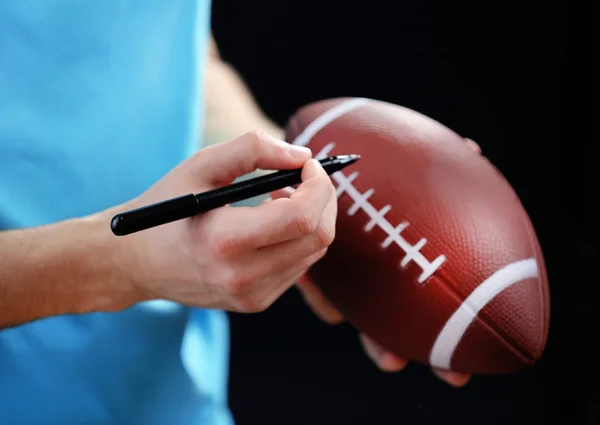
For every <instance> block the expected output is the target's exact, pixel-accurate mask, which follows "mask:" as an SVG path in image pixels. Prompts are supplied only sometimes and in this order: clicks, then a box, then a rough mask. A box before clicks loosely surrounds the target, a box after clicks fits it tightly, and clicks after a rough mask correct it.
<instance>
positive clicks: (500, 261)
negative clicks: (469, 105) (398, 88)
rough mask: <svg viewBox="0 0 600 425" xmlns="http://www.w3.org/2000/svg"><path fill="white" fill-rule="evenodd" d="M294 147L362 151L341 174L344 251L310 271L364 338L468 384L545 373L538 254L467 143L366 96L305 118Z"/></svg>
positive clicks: (524, 222) (297, 117)
mask: <svg viewBox="0 0 600 425" xmlns="http://www.w3.org/2000/svg"><path fill="white" fill-rule="evenodd" d="M286 139H287V141H288V142H290V143H293V144H297V145H303V146H307V147H309V148H310V149H311V150H312V152H313V155H314V157H316V158H322V157H324V156H328V155H341V154H359V155H361V160H360V161H358V162H357V163H356V164H353V165H351V166H349V167H347V168H346V169H344V170H342V171H338V172H336V173H335V174H332V176H331V178H332V181H333V184H334V186H335V187H336V191H337V196H338V219H337V220H338V221H337V227H336V236H335V240H334V242H333V244H332V245H331V246H330V248H329V251H328V252H327V254H326V255H325V257H324V258H323V259H321V260H320V261H319V262H318V263H317V264H315V265H314V266H313V267H312V268H311V270H310V271H309V277H310V278H311V279H312V280H313V281H314V282H315V283H316V284H317V285H318V286H319V287H320V288H321V290H322V291H323V292H324V294H325V295H326V296H327V298H328V299H329V300H330V301H331V302H332V303H333V305H334V306H335V307H336V308H337V309H338V310H339V311H340V312H341V313H342V314H343V315H344V316H345V317H346V319H347V320H348V322H349V323H350V324H351V325H352V326H354V327H355V328H356V329H358V330H360V331H361V332H364V333H365V334H367V335H368V336H369V337H371V338H372V339H373V340H374V341H376V342H377V343H379V344H380V345H382V346H383V347H385V348H386V349H388V350H390V351H391V352H393V353H394V354H396V355H397V356H400V357H403V358H406V359H408V360H411V361H416V362H420V363H424V364H428V365H431V366H433V367H436V368H440V369H446V370H453V371H456V372H464V373H471V374H502V373H514V372H517V371H520V370H522V369H524V368H526V367H528V366H531V365H532V364H534V363H535V362H536V361H537V360H538V359H539V358H540V356H541V355H542V353H543V351H544V347H545V344H546V339H547V335H548V326H549V317H550V307H549V306H550V303H549V301H550V299H549V288H548V281H547V274H546V269H545V265H544V258H543V254H542V252H541V248H540V245H539V242H538V239H537V236H536V233H535V230H534V227H533V225H532V223H531V221H530V218H529V216H528V214H527V212H526V211H525V209H524V207H523V205H522V203H521V202H520V200H519V198H518V196H517V194H516V193H515V191H514V190H513V188H512V187H511V185H510V184H509V182H508V181H507V180H506V179H505V178H504V176H503V175H502V174H501V173H500V172H499V171H498V170H497V169H496V167H495V166H494V165H493V164H491V163H490V161H489V160H487V159H486V157H485V156H484V155H482V154H481V153H480V152H477V151H475V150H474V149H472V148H470V147H469V145H468V143H467V142H466V140H467V139H465V138H464V137H462V136H461V135H459V134H457V133H456V132H454V131H453V130H451V129H449V128H448V127H446V126H445V125H443V124H441V123H439V122H437V121H435V120H434V119H432V118H430V117H427V116H425V115H423V114H421V113H419V112H416V111H414V110H411V109H408V108H405V107H402V106H399V105H394V104H390V103H386V102H383V101H379V100H372V99H364V98H336V99H326V100H321V101H317V102H315V103H312V104H309V105H307V106H304V107H302V108H300V109H299V110H298V111H296V113H295V114H294V115H293V116H292V117H291V118H290V119H289V121H288V123H287V127H286Z"/></svg>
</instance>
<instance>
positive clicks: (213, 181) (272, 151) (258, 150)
mask: <svg viewBox="0 0 600 425" xmlns="http://www.w3.org/2000/svg"><path fill="white" fill-rule="evenodd" d="M196 156H197V158H196V159H197V160H196V161H193V162H194V168H196V169H197V170H198V172H200V173H201V176H202V179H203V180H204V181H205V182H206V183H207V184H209V185H211V186H221V185H226V184H230V183H231V182H232V181H233V180H235V179H236V178H238V177H240V176H243V175H245V174H248V173H251V172H253V171H255V170H257V169H259V168H260V169H265V170H289V169H293V168H301V167H302V166H303V165H304V163H305V162H306V161H307V160H309V159H310V158H311V157H312V152H311V151H310V149H308V148H306V147H302V146H296V145H291V144H289V143H286V142H284V141H283V140H279V139H276V138H275V137H273V136H271V135H269V134H267V133H264V132H261V131H259V132H251V133H246V134H244V135H243V136H240V137H236V138H235V139H232V140H229V141H227V142H222V143H217V144H214V145H211V146H209V147H207V148H205V149H203V150H201V151H199V152H198V153H197V154H196Z"/></svg>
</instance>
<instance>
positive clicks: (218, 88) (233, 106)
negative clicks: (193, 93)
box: [204, 36, 284, 145]
mask: <svg viewBox="0 0 600 425" xmlns="http://www.w3.org/2000/svg"><path fill="white" fill-rule="evenodd" d="M205 102H206V108H205V116H204V121H205V125H204V143H205V145H212V144H215V143H218V142H221V141H224V140H229V139H231V138H233V137H237V136H238V135H240V134H244V133H246V132H248V131H255V130H262V131H265V132H267V133H269V134H270V135H272V136H274V137H276V138H278V139H283V137H284V131H283V129H281V128H280V127H279V126H278V125H277V124H276V123H275V122H274V121H273V120H271V119H270V118H269V117H268V116H267V115H266V114H265V113H264V112H263V111H262V110H261V109H260V107H259V105H258V103H257V102H256V100H255V99H254V97H253V95H252V93H251V91H250V89H249V88H248V86H247V85H246V83H245V82H244V80H243V78H242V76H241V75H240V74H239V72H238V71H237V70H235V69H234V68H233V67H232V66H231V65H230V64H228V63H227V62H225V61H223V60H222V59H221V57H220V55H219V51H218V48H217V45H216V43H215V41H214V38H213V37H212V36H211V37H210V39H209V46H208V58H207V66H206V75H205Z"/></svg>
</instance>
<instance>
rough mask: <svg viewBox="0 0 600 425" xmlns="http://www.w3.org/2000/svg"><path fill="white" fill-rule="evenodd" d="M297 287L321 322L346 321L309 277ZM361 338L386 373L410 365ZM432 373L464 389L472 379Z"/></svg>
mask: <svg viewBox="0 0 600 425" xmlns="http://www.w3.org/2000/svg"><path fill="white" fill-rule="evenodd" d="M296 287H297V288H298V289H299V290H300V293H301V294H302V296H303V297H304V300H305V301H306V303H307V304H308V306H309V307H310V308H311V309H312V310H313V311H314V313H315V314H316V315H317V316H318V317H319V318H320V319H321V320H323V321H324V322H326V323H328V324H331V325H336V324H339V323H342V322H343V321H344V320H345V319H344V317H343V316H342V314H341V313H340V312H339V311H337V310H336V309H335V307H334V306H333V305H332V304H331V303H330V302H329V301H328V300H327V299H326V298H325V296H324V295H323V292H321V290H320V289H319V288H318V287H317V285H316V284H315V283H314V282H312V281H311V280H310V279H309V278H308V276H306V275H304V276H302V277H301V278H300V279H299V280H298V283H297V284H296ZM359 337H360V341H361V343H362V346H363V348H364V350H365V352H366V354H367V356H368V357H369V358H370V359H371V360H372V361H373V362H374V363H375V365H377V367H378V368H379V369H380V370H382V371H384V372H399V371H401V370H402V369H404V368H405V367H406V365H407V364H408V361H407V360H406V359H403V358H400V357H397V356H395V355H394V354H392V353H390V352H387V351H385V350H384V349H383V348H382V347H380V346H379V345H378V344H377V343H376V342H375V341H373V340H372V339H370V338H369V337H368V336H366V335H365V334H360V335H359ZM432 372H433V373H434V374H435V375H436V376H437V377H438V378H440V379H441V380H442V381H444V382H446V383H447V384H449V385H451V386H453V387H462V386H464V385H466V384H467V382H468V381H469V379H470V375H467V374H464V373H458V372H452V371H448V370H441V369H435V368H432Z"/></svg>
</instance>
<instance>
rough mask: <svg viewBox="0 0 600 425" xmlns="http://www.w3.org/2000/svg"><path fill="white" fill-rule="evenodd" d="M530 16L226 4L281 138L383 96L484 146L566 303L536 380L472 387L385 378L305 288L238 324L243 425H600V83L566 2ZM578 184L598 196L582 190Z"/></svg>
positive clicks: (309, 0)
mask: <svg viewBox="0 0 600 425" xmlns="http://www.w3.org/2000/svg"><path fill="white" fill-rule="evenodd" d="M528 8H529V9H530V10H527V9H526V8H523V7H522V6H519V7H517V6H516V5H512V6H511V5H510V4H508V3H501V2H487V1H485V2H482V1H471V2H466V1H452V2H448V1H404V0H403V1H391V0H369V1H362V2H358V1H347V2H334V1H322V2H318V1H315V0H304V1H302V2H299V1H286V0H273V1H266V0H263V1H258V0H254V1H242V0H237V1H236V0H214V4H213V23H212V25H213V33H214V35H215V38H216V40H217V43H218V45H219V49H220V51H221V55H222V56H223V59H224V60H226V61H228V62H230V63H232V64H233V65H234V66H235V67H236V68H237V69H238V70H239V71H240V72H241V74H242V75H243V77H244V79H245V80H246V82H247V83H248V85H249V87H250V89H251V90H252V91H253V93H254V95H255V96H256V98H257V100H258V102H259V104H260V106H261V107H262V108H263V109H264V110H265V112H266V113H267V114H268V115H269V116H271V117H272V118H273V119H274V120H276V121H277V122H278V123H279V124H280V125H284V124H285V121H286V119H287V118H288V117H289V116H290V115H292V114H293V113H294V111H295V110H296V109H297V108H298V107H300V106H302V105H304V104H306V103H309V102H313V101H315V100H319V99H323V98H328V97H336V96H365V97H371V98H377V99H380V100H385V101H389V102H392V103H397V104H401V105H404V106H408V107H410V108H413V109H416V110H418V111H420V112H422V113H425V114H427V115H429V116H431V117H432V118H435V119H437V120H438V121H440V122H442V123H444V124H445V125H447V126H449V127H451V128H452V129H454V130H455V131H457V132H459V133H461V134H462V135H464V136H465V137H469V138H471V139H474V140H476V141H477V142H478V143H479V144H480V146H481V147H482V149H483V152H484V153H485V155H486V156H487V157H488V158H490V160H491V161H492V162H493V163H494V164H495V165H496V166H497V167H498V168H499V169H500V170H501V171H502V172H503V173H504V174H505V176H506V177H507V178H508V180H509V181H510V182H511V184H512V185H513V186H514V188H515V190H516V191H517V193H518V194H519V196H520V197H521V199H522V201H523V204H524V205H525V207H526V209H527V210H528V212H529V214H530V216H531V218H532V220H533V223H534V225H535V227H536V230H537V232H538V236H539V238H540V241H541V244H542V247H543V250H544V254H545V257H546V261H547V267H548V272H549V276H550V284H551V296H552V312H551V317H552V318H551V326H550V329H551V331H550V338H549V341H548V346H547V350H546V352H545V355H544V357H543V359H542V360H541V361H540V362H539V363H538V364H537V365H536V366H535V367H534V368H532V369H531V370H529V371H527V372H524V373H522V374H519V375H514V376H500V377H485V378H483V377H474V378H473V379H472V381H471V382H470V383H469V384H468V385H467V386H466V387H465V388H463V389H459V390H457V389H453V388H451V387H449V386H448V385H446V384H443V383H442V382H441V381H439V380H438V379H437V378H436V377H435V376H434V375H433V374H431V373H430V371H429V370H428V369H427V368H426V367H424V366H422V365H417V364H411V365H409V366H408V368H407V369H405V370H404V371H403V372H401V373H399V374H383V373H380V372H379V371H378V370H377V369H376V368H375V367H374V365H373V364H372V363H371V362H370V361H369V360H368V359H367V358H366V356H365V354H364V353H363V351H362V349H361V347H360V345H359V342H358V338H357V336H356V333H355V331H354V330H353V329H352V328H351V327H350V326H348V325H341V326H337V327H329V326H327V325H325V324H323V323H322V322H320V321H319V320H318V319H317V318H316V317H315V316H314V315H313V314H312V313H311V312H310V311H309V309H308V308H307V307H306V306H305V304H304V303H303V301H302V299H301V297H300V296H299V294H298V293H297V292H296V291H295V290H292V291H290V292H289V293H287V294H286V295H284V296H283V298H281V299H280V300H279V301H278V302H277V303H276V304H275V305H274V306H273V307H271V308H270V309H269V310H267V311H266V312H264V313H261V314H257V315H232V316H231V320H232V353H231V386H230V402H231V405H232V409H233V412H234V415H235V417H236V420H237V422H238V424H239V425H249V424H264V425H267V424H278V425H287V424H336V425H338V424H339V425H341V424H369V425H370V424H373V425H375V424H377V425H383V424H430V423H448V422H449V423H461V424H462V425H470V424H478V425H479V424H487V425H490V424H507V425H518V424H528V425H531V424H549V423H561V424H562V423H568V424H579V423H582V424H583V423H585V424H592V423H598V422H597V421H598V419H597V418H598V416H595V413H594V411H593V409H594V408H597V403H598V400H599V399H598V393H593V392H592V388H591V385H592V383H594V384H595V380H594V379H593V378H592V376H593V373H595V371H593V370H591V369H590V368H589V366H590V365H592V360H593V359H594V358H595V354H593V349H592V347H591V344H590V342H588V341H589V340H590V338H589V334H590V333H591V334H597V333H598V331H597V329H596V328H595V324H594V322H593V321H592V318H593V317H594V312H593V308H592V307H593V306H592V303H593V302H595V300H594V297H596V296H597V295H596V294H597V290H596V289H595V284H594V283H593V282H594V280H595V281H596V283H597V280H598V279H597V278H596V279H594V278H593V277H591V276H593V275H591V272H590V273H588V271H589V270H591V268H593V264H592V261H591V258H592V256H595V255H596V254H597V251H596V245H595V242H594V236H593V232H592V230H591V229H593V228H597V226H596V225H593V222H592V221H591V215H588V216H586V214H587V213H588V212H589V211H590V209H591V208H588V207H591V203H589V201H588V199H590V196H586V195H585V194H584V193H585V189H586V184H588V183H590V182H591V180H587V179H585V178H584V179H583V180H582V177H586V178H587V177H591V176H592V175H591V171H590V170H591V168H588V169H586V167H585V166H586V164H587V163H588V162H587V161H589V163H590V166H591V160H590V158H591V156H590V155H588V154H587V153H586V151H585V149H586V148H587V146H588V145H587V144H588V143H589V142H590V140H588V139H587V136H588V134H587V131H588V127H587V125H588V124H587V122H586V120H587V118H588V117H587V116H586V115H585V114H584V113H583V112H585V111H586V108H587V106H588V103H587V102H588V101H589V100H588V97H586V93H589V92H590V91H591V86H590V85H589V84H590V83H589V81H588V80H586V78H587V75H584V74H585V73H582V72H580V71H579V70H583V69H589V68H587V67H585V66H582V68H577V69H578V71H577V72H574V71H572V70H571V71H570V72H571V74H570V75H571V76H572V77H573V78H569V77H568V76H567V71H568V68H569V66H568V65H571V66H574V65H575V66H577V65H579V62H578V61H579V59H580V58H577V57H575V56H573V53H572V50H570V49H568V48H567V47H568V45H569V38H568V37H567V29H568V27H569V25H568V20H567V14H566V7H565V5H564V4H561V3H559V4H556V6H551V5H548V4H547V3H545V4H540V5H539V6H538V5H535V4H533V3H530V4H528ZM584 26H585V25H584V24H581V27H584ZM580 29H581V28H580ZM571 40H572V39H571ZM587 63H588V64H589V63H590V62H587ZM581 99H584V100H583V101H582V100H581ZM584 118H585V119H584ZM569 167H570V168H571V169H574V171H573V170H571V171H570V172H569V173H567V168H569ZM575 172H579V173H589V174H586V175H585V176H584V175H583V174H580V175H578V176H576V175H575V174H574V173H575ZM567 175H568V178H567ZM572 179H573V180H572ZM570 181H575V182H576V185H575V186H576V187H577V188H578V190H580V191H581V192H575V193H574V190H573V189H571V190H567V187H571V188H572V187H573V186H568V185H569V183H568V182H570ZM588 190H589V189H588ZM596 192H597V190H596ZM582 194H583V195H582ZM573 206H574V208H573ZM586 220H589V221H586ZM592 342H594V341H592ZM594 397H596V398H595V399H594Z"/></svg>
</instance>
